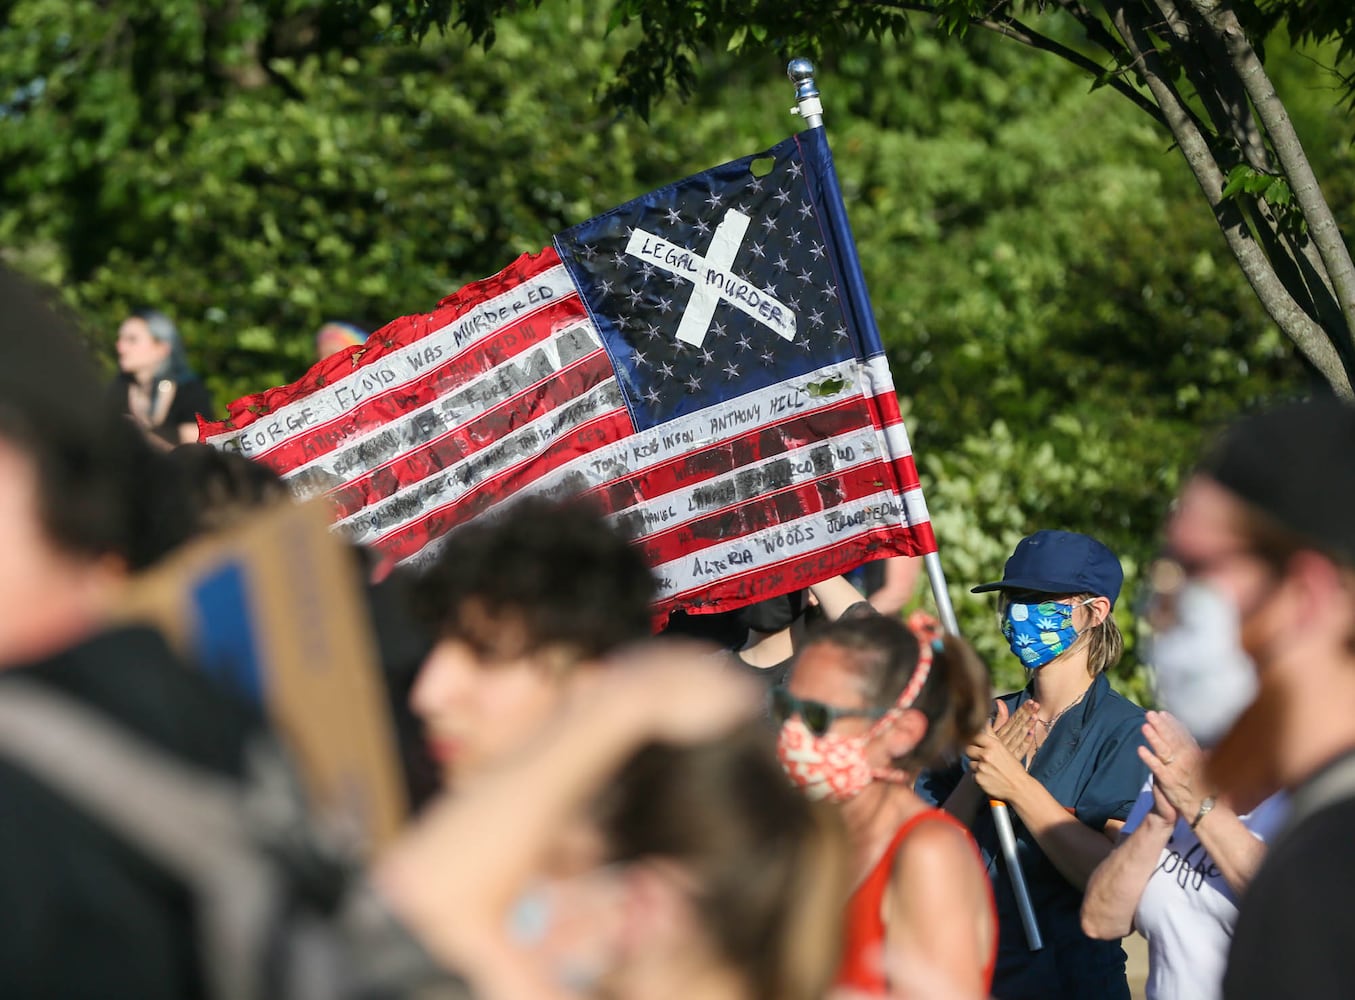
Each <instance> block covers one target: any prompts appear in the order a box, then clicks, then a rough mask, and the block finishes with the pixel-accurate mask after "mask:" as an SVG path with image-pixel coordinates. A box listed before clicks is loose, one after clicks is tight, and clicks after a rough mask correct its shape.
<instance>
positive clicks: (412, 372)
mask: <svg viewBox="0 0 1355 1000" xmlns="http://www.w3.org/2000/svg"><path fill="white" fill-rule="evenodd" d="M524 288H526V289H527V292H526V293H524ZM577 294H578V291H577V289H575V287H574V283H573V282H572V281H571V280H570V278H569V272H568V271H567V270H566V269H565V266H564V265H563V264H557V265H556V266H554V267H552V268H549V269H548V270H546V271H543V272H541V273H540V274H539V275H536V276H535V277H531V278H527V279H525V280H524V281H522V282H520V283H518V284H517V285H514V286H513V287H512V288H510V289H508V290H507V291H505V292H503V293H501V294H500V295H497V296H495V297H494V298H492V299H489V300H487V301H485V302H481V303H478V304H477V305H476V306H475V308H474V309H472V310H470V311H469V312H468V313H466V314H464V315H462V316H459V317H457V319H455V320H453V321H452V322H451V323H448V324H447V325H446V326H443V327H441V328H440V329H438V330H436V331H434V332H433V333H430V334H429V335H428V336H426V337H420V338H419V339H417V340H415V341H413V342H411V343H409V344H407V345H406V346H404V347H402V348H400V349H399V350H396V351H392V352H391V353H390V354H387V355H384V356H383V357H382V358H381V359H380V360H378V361H376V362H373V363H371V364H366V365H361V366H359V367H357V368H355V369H353V371H352V373H351V374H348V375H345V376H344V377H343V378H339V379H335V380H334V381H333V382H331V383H329V384H328V385H326V386H325V387H324V388H323V389H320V390H317V391H315V392H312V393H310V394H309V395H307V396H306V397H305V398H303V399H299V400H297V401H295V402H292V403H288V404H286V405H285V406H280V407H278V408H277V409H276V410H273V411H272V412H271V413H270V414H269V415H268V416H269V420H268V422H269V423H270V424H275V425H278V426H280V427H284V428H286V427H299V428H301V429H300V430H298V431H296V432H295V434H292V433H288V434H284V435H282V436H279V437H274V436H273V435H270V434H268V433H267V432H266V431H265V430H264V429H263V428H262V427H260V426H258V425H259V423H260V422H259V421H256V422H255V423H254V424H251V425H250V426H249V427H246V428H243V429H241V430H238V431H231V432H228V433H225V434H216V435H213V436H212V437H210V438H208V439H207V441H206V443H207V444H210V445H212V446H214V447H216V448H222V449H225V450H239V451H241V452H243V453H244V454H245V455H246V456H248V457H249V458H253V459H258V458H261V457H262V456H264V455H267V454H268V453H269V452H270V451H272V450H273V449H274V448H276V447H278V446H279V445H281V444H283V443H284V442H286V441H288V440H290V439H291V438H292V437H293V436H300V435H306V434H313V433H315V431H316V430H317V429H318V428H320V427H322V426H324V425H325V424H327V423H329V422H330V421H332V420H337V419H339V418H341V417H343V416H344V415H345V414H346V413H347V412H348V411H349V410H350V409H352V407H353V406H354V405H355V403H356V402H358V401H360V400H361V399H362V398H363V397H366V396H371V395H375V394H376V393H381V392H388V391H390V390H392V389H398V388H400V387H401V386H404V385H407V384H408V383H410V382H413V381H415V380H417V379H419V378H422V377H424V376H426V375H427V374H428V373H429V371H430V370H431V369H432V368H433V367H436V366H435V365H428V364H426V363H419V362H420V360H421V359H422V358H424V357H426V356H427V353H426V352H428V351H429V350H434V351H435V352H436V351H437V350H439V349H440V350H441V352H442V357H441V359H440V360H439V361H438V362H437V364H444V363H445V362H446V361H447V359H449V358H451V357H453V356H454V355H456V354H457V353H459V352H461V351H464V350H465V349H466V348H467V347H469V346H471V345H472V344H474V343H476V342H477V341H480V340H483V339H485V338H486V337H490V336H492V335H494V334H495V333H497V332H498V331H500V330H502V329H503V328H504V327H507V326H510V325H512V324H514V323H520V322H522V321H523V320H524V319H526V318H527V317H529V316H531V315H532V314H533V313H535V312H539V311H540V310H542V309H545V308H549V307H550V306H553V305H555V304H557V303H559V302H561V301H563V300H564V299H565V298H567V297H568V296H570V295H577ZM524 297H525V298H526V299H530V300H533V301H532V302H531V303H530V304H529V305H527V306H526V307H525V308H523V309H520V310H515V309H514V306H515V304H517V303H520V302H523V301H524ZM489 317H493V318H492V319H490V318H489ZM303 411H308V414H307V415H306V417H305V419H304V420H303V419H302V417H303Z"/></svg>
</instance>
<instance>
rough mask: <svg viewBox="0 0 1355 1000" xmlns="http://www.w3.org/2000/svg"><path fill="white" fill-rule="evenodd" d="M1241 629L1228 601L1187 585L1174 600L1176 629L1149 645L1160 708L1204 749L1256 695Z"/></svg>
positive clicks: (1253, 672) (1202, 587)
mask: <svg viewBox="0 0 1355 1000" xmlns="http://www.w3.org/2000/svg"><path fill="white" fill-rule="evenodd" d="M1241 627H1242V626H1241V620H1240V618H1239V616H1238V612H1237V608H1235V607H1234V606H1233V603H1232V602H1231V601H1229V600H1228V599H1227V598H1226V597H1224V596H1223V595H1222V594H1220V593H1219V592H1218V591H1216V590H1215V589H1214V588H1212V587H1210V586H1208V585H1207V584H1204V583H1199V582H1195V581H1191V582H1188V583H1186V584H1184V585H1183V586H1182V587H1181V590H1180V592H1179V593H1178V594H1177V595H1176V624H1175V625H1173V626H1172V627H1171V628H1169V629H1166V630H1165V631H1163V632H1161V633H1160V634H1158V635H1156V636H1154V637H1153V638H1152V639H1150V640H1149V642H1148V648H1147V656H1146V659H1147V661H1148V663H1150V664H1151V665H1152V667H1153V668H1154V670H1155V671H1156V674H1157V693H1158V697H1159V698H1160V699H1161V701H1162V706H1163V707H1164V708H1165V709H1167V711H1169V712H1171V713H1172V714H1173V715H1174V716H1176V717H1177V718H1178V719H1180V720H1181V722H1182V724H1184V725H1185V727H1186V728H1187V729H1189V730H1190V733H1191V735H1192V736H1194V737H1195V739H1196V740H1198V741H1199V743H1200V744H1201V745H1202V746H1209V745H1212V744H1214V743H1217V742H1218V741H1219V740H1220V739H1222V738H1223V735H1224V733H1226V732H1228V730H1229V729H1230V728H1231V727H1232V725H1233V723H1234V722H1235V721H1237V717H1238V716H1239V715H1241V714H1242V711H1243V709H1245V708H1246V707H1247V706H1248V705H1250V704H1251V702H1252V699H1253V698H1254V697H1255V696H1256V686H1257V685H1256V667H1255V665H1254V664H1253V663H1252V660H1251V657H1249V656H1248V655H1247V654H1246V652H1245V651H1244V650H1243V649H1242V641H1241Z"/></svg>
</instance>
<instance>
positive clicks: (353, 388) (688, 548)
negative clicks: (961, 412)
mask: <svg viewBox="0 0 1355 1000" xmlns="http://www.w3.org/2000/svg"><path fill="white" fill-rule="evenodd" d="M760 167H769V169H765V170H759V169H758V168H760ZM831 171H832V161H831V155H830V154H829V152H828V149H827V146H826V143H825V142H824V140H823V137H822V130H810V131H808V132H805V133H802V134H800V135H798V136H795V137H792V138H790V139H787V140H785V141H784V142H782V143H779V144H777V145H776V146H774V147H772V148H771V149H769V150H766V151H765V152H761V153H757V154H755V155H753V156H749V157H744V158H742V159H739V160H734V161H732V162H730V163H726V164H723V165H722V166H718V167H715V168H713V169H711V170H707V171H705V172H703V173H701V174H698V175H696V176H694V177H691V178H688V179H686V180H683V181H679V182H677V183H675V184H672V185H669V186H667V187H664V188H661V189H659V190H657V191H654V192H651V193H650V194H647V195H645V196H643V197H641V198H637V199H635V200H634V201H631V202H628V203H627V204H625V205H622V206H620V207H618V208H616V209H614V210H612V211H610V212H607V213H604V214H603V215H600V216H597V217H596V218H594V219H591V220H589V221H587V222H584V223H582V224H581V225H578V226H575V227H573V228H571V229H568V230H566V231H564V232H562V233H560V234H558V235H557V236H556V238H555V240H554V244H553V246H551V247H548V248H546V249H545V250H543V251H542V252H541V253H538V254H534V255H526V256H523V257H521V258H519V259H518V260H517V261H515V262H514V263H513V264H511V265H509V267H507V268H506V269H505V270H503V271H502V272H500V273H499V274H497V275H495V276H493V277H491V278H487V279H485V280H483V281H478V282H475V283H473V284H471V285H468V286H466V287H465V288H463V289H461V290H460V291H459V292H457V293H455V294H454V295H451V296H449V297H448V298H446V299H444V300H443V301H442V302H441V303H440V304H439V305H438V307H437V309H435V310H434V311H433V312H431V313H426V314H419V315H411V316H406V317H403V318H401V319H397V320H395V321H394V322H392V323H390V324H388V325H387V326H386V327H384V328H383V329H382V330H380V331H378V332H377V333H376V334H374V335H373V336H372V337H371V338H369V340H368V343H367V344H366V345H364V347H362V348H352V349H350V350H349V351H348V352H346V353H344V354H341V355H338V356H335V357H332V358H329V359H326V360H325V361H323V362H321V363H320V364H318V365H316V366H315V367H314V368H312V369H311V371H310V372H309V373H307V375H306V376H305V377H303V378H302V379H301V380H299V381H298V382H296V383H294V384H293V385H290V386H286V387H283V388H279V389H273V390H269V391H267V392H264V393H259V394H256V395H254V396H249V397H245V398H244V399H241V400H238V401H237V402H236V403H234V404H232V405H231V406H230V407H229V417H228V419H227V420H226V421H223V422H221V423H217V424H204V425H203V427H202V438H203V440H205V441H207V442H209V443H211V444H213V445H215V446H217V447H220V448H227V449H233V450H238V451H240V452H242V453H244V454H245V455H247V456H249V457H251V458H255V459H258V460H259V461H261V462H263V463H265V464H266V465H268V466H270V467H272V468H273V469H274V470H276V471H277V472H279V473H280V474H281V475H283V476H284V477H285V478H286V479H287V480H288V481H289V482H290V484H291V485H292V488H293V489H294V491H295V492H296V493H297V494H298V495H300V496H302V497H314V496H325V497H326V498H328V500H329V501H330V502H331V504H332V505H333V510H334V517H335V524H336V526H337V527H338V528H339V529H340V530H341V531H343V532H344V533H345V534H346V535H347V536H349V537H350V538H351V539H352V540H353V541H355V542H357V543H360V544H363V545H367V546H370V547H372V548H374V549H375V550H377V551H378V552H379V553H381V554H382V555H383V556H384V557H385V558H386V559H388V560H389V561H392V562H396V563H400V564H404V565H408V566H414V567H418V566H421V565H424V564H426V563H427V562H428V561H430V560H431V559H432V558H434V557H435V555H436V553H437V551H438V549H439V546H440V543H441V541H442V539H444V538H445V537H446V536H447V533H448V532H450V531H452V530H454V529H455V528H456V527H457V526H458V525H461V524H464V523H466V522H468V521H470V520H472V519H473V518H476V517H481V516H492V515H491V512H492V511H494V510H495V508H496V507H498V506H499V505H501V504H503V503H505V502H506V501H508V500H510V499H511V498H512V497H513V496H515V495H518V494H521V493H546V494H570V495H573V494H585V495H588V496H590V497H592V498H593V499H595V500H596V501H597V502H598V503H599V504H601V505H602V507H603V508H604V509H605V510H606V511H607V512H608V513H609V514H610V516H612V517H613V518H614V519H615V520H616V521H617V522H618V523H619V524H620V525H622V526H623V527H624V528H625V530H626V531H627V532H628V533H629V534H630V535H631V536H632V537H633V538H635V540H636V542H637V544H639V545H640V546H641V547H642V549H643V551H644V553H645V554H646V557H647V558H648V560H649V562H650V564H651V565H652V566H653V567H654V570H655V572H656V573H657V575H658V576H659V579H660V587H661V590H660V601H659V604H658V606H657V609H656V610H657V613H658V617H659V618H660V619H662V618H663V617H666V615H667V614H668V613H669V612H671V611H672V610H674V609H676V608H684V609H687V610H689V611H701V610H725V609H729V608H734V607H738V606H739V605H741V604H746V603H749V602H751V601H755V600H761V599H763V598H766V597H772V596H776V595H777V594H781V593H786V592H788V591H791V590H795V589H799V588H801V587H804V586H806V585H808V584H809V583H812V582H814V581H816V580H819V579H823V578H825V577H827V576H831V575H833V574H835V573H840V572H844V571H846V570H848V569H851V568H853V567H854V566H856V565H859V564H860V563H862V562H864V561H866V560H868V559H871V558H882V557H885V556H888V555H920V554H923V553H926V552H929V551H933V550H934V549H935V540H934V538H933V536H932V532H931V525H930V521H929V518H928V515H927V509H926V505H925V503H924V501H923V498H922V493H921V489H920V488H919V485H918V479H917V471H916V468H915V466H914V464H913V459H912V454H911V449H910V446H909V442H908V437H907V433H906V431H905V430H904V427H903V423H902V420H901V419H900V417H899V411H898V404H897V400H896V398H895V391H894V385H893V382H892V379H891V378H890V373H889V369H888V365H887V363H886V361H885V358H884V352H883V349H882V346H881V344H880V340H879V335H878V333H877V332H876V330H875V326H874V322H873V320H872V319H871V317H870V315H869V302H868V300H867V299H866V298H865V290H864V286H863V284H862V282H861V279H860V274H859V270H858V269H857V267H856V265H855V258H854V255H853V254H851V253H849V252H848V248H846V247H844V245H843V244H844V242H845V241H849V240H850V230H849V229H848V227H847V226H846V221H845V219H842V218H837V217H835V213H837V209H836V208H835V207H834V202H835V201H836V200H837V199H836V198H834V197H833V196H832V195H833V194H835V190H836V188H835V185H836V182H835V180H834V179H833V178H832V177H831ZM838 214H840V213H838Z"/></svg>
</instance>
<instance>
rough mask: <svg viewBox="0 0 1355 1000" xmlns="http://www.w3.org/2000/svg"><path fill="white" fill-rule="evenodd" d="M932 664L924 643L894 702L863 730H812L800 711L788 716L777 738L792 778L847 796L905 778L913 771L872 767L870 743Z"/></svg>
mask: <svg viewBox="0 0 1355 1000" xmlns="http://www.w3.org/2000/svg"><path fill="white" fill-rule="evenodd" d="M931 666H932V651H931V647H930V646H929V645H928V644H927V643H925V642H924V643H922V644H921V651H920V653H919V656H918V664H917V668H916V669H915V670H914V671H913V676H912V678H911V679H909V681H908V686H907V687H905V688H904V689H903V692H902V693H901V694H900V695H899V698H898V700H897V701H896V702H895V703H894V705H893V707H892V708H890V709H889V711H888V712H886V713H885V714H884V715H882V716H881V717H880V718H879V719H878V720H877V721H876V722H875V724H874V725H872V726H871V727H870V729H868V730H867V731H866V732H865V733H863V734H861V735H860V736H841V735H838V734H835V733H824V734H823V735H822V736H819V735H816V734H814V733H812V732H811V731H810V729H809V727H808V726H806V725H805V723H804V720H803V719H801V718H800V717H799V716H798V715H797V716H794V717H792V718H788V719H786V721H785V722H784V723H783V724H782V726H781V732H780V733H779V735H778V736H777V740H776V755H777V757H778V758H779V759H780V761H781V767H782V768H783V769H784V770H785V772H786V774H787V775H789V777H790V780H791V781H792V782H794V783H795V784H796V785H797V786H799V787H800V788H801V789H803V790H804V793H805V795H806V796H807V797H809V798H810V799H813V800H814V801H816V802H817V801H819V800H821V799H827V800H828V801H830V802H846V801H848V800H849V799H854V798H856V796H858V795H860V794H861V793H862V792H864V791H865V790H866V789H867V788H868V787H869V786H870V783H871V782H872V781H890V782H894V783H896V784H903V783H905V782H906V781H907V780H908V776H907V775H906V774H904V773H903V772H902V771H899V770H897V769H895V768H875V767H871V765H870V762H869V761H867V760H866V747H867V746H868V745H869V744H870V741H871V740H873V739H874V738H875V737H876V736H878V735H879V734H880V733H882V732H884V731H885V729H887V728H888V727H889V726H891V725H892V724H893V723H894V721H895V720H896V719H898V718H899V716H901V715H902V714H903V713H904V710H905V709H907V708H908V707H909V706H910V705H912V704H913V702H914V701H916V700H917V696H918V694H919V693H920V692H921V691H922V686H923V685H924V684H925V683H926V682H927V674H928V673H930V671H931Z"/></svg>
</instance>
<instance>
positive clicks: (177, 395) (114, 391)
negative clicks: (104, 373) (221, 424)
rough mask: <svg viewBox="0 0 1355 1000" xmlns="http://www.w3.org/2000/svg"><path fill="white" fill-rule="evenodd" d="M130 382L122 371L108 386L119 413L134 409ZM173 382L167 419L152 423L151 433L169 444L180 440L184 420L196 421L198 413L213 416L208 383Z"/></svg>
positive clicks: (111, 398)
mask: <svg viewBox="0 0 1355 1000" xmlns="http://www.w3.org/2000/svg"><path fill="white" fill-rule="evenodd" d="M130 385H131V379H130V377H129V376H126V375H120V376H119V377H118V378H117V380H116V381H114V383H113V385H112V386H111V387H110V388H109V403H110V405H111V406H112V407H113V408H114V412H116V413H119V414H129V413H131V412H132V411H131V407H130V406H129V404H128V400H127V390H128V388H129V387H130ZM172 385H173V392H174V398H173V399H171V400H170V403H169V409H168V410H166V411H165V419H164V420H162V421H161V422H160V423H158V424H157V425H156V426H154V427H152V428H151V433H153V434H154V435H156V437H159V438H161V439H162V440H164V441H167V442H169V443H170V444H179V427H180V426H181V425H182V424H197V422H198V414H202V416H203V418H204V419H206V420H211V419H212V415H213V411H212V397H211V394H210V393H208V392H207V387H206V386H205V385H203V384H202V382H201V381H199V380H198V379H196V378H189V379H184V380H183V381H182V382H178V383H172Z"/></svg>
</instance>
